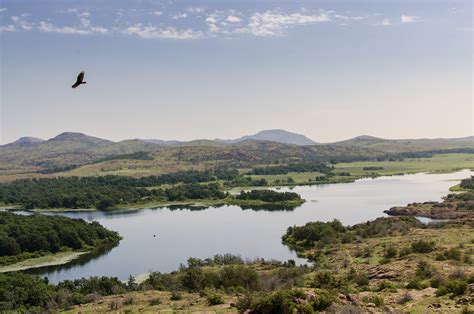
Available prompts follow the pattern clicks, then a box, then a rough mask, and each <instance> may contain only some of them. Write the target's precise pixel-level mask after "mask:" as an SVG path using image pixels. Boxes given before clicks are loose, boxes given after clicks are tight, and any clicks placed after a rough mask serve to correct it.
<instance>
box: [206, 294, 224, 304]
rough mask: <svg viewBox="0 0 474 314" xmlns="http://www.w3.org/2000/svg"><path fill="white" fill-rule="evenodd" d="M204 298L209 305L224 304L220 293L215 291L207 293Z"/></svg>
mask: <svg viewBox="0 0 474 314" xmlns="http://www.w3.org/2000/svg"><path fill="white" fill-rule="evenodd" d="M206 299H207V302H208V303H209V305H218V304H224V298H223V297H222V295H220V294H217V293H211V294H209V295H208V296H207V298H206Z"/></svg>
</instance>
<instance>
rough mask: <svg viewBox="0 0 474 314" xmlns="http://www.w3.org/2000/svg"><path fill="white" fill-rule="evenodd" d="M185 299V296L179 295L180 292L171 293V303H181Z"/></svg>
mask: <svg viewBox="0 0 474 314" xmlns="http://www.w3.org/2000/svg"><path fill="white" fill-rule="evenodd" d="M182 298H183V296H182V295H181V293H179V292H178V291H173V292H172V293H171V297H170V300H171V301H179V300H181V299H182Z"/></svg>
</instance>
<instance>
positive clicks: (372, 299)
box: [362, 295, 384, 307]
mask: <svg viewBox="0 0 474 314" xmlns="http://www.w3.org/2000/svg"><path fill="white" fill-rule="evenodd" d="M362 301H364V302H365V303H373V304H375V306H377V307H380V306H382V305H384V300H383V298H382V297H380V296H378V295H371V296H366V297H363V298H362Z"/></svg>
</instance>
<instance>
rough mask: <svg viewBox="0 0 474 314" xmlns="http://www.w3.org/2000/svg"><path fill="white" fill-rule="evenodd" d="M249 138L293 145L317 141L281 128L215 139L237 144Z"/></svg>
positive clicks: (312, 143) (310, 143)
mask: <svg viewBox="0 0 474 314" xmlns="http://www.w3.org/2000/svg"><path fill="white" fill-rule="evenodd" d="M248 140H256V141H271V142H277V143H284V144H292V145H314V144H317V143H316V142H315V141H313V140H311V139H310V138H308V137H306V136H305V135H302V134H297V133H292V132H288V131H285V130H281V129H275V130H263V131H260V132H258V133H256V134H253V135H246V136H242V137H240V138H238V139H234V140H222V139H218V138H216V139H215V141H217V142H221V143H225V144H236V143H240V142H244V141H248Z"/></svg>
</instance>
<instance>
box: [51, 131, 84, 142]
mask: <svg viewBox="0 0 474 314" xmlns="http://www.w3.org/2000/svg"><path fill="white" fill-rule="evenodd" d="M85 137H88V136H87V135H85V134H84V133H79V132H63V133H61V134H58V135H56V136H55V137H53V138H52V140H66V139H77V138H85Z"/></svg>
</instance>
